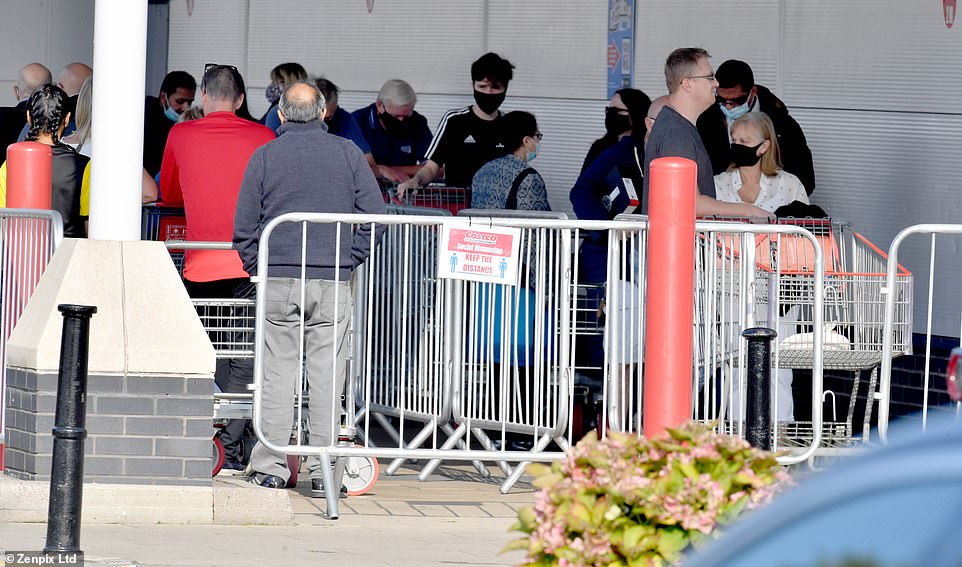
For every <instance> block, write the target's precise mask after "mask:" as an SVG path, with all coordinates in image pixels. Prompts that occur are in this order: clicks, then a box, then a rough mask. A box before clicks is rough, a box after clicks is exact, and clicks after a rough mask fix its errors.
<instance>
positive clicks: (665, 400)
mask: <svg viewBox="0 0 962 567" xmlns="http://www.w3.org/2000/svg"><path fill="white" fill-rule="evenodd" d="M649 171H650V174H649V175H650V178H649V187H650V189H649V196H648V299H647V314H646V318H645V328H646V329H647V330H648V332H647V336H646V342H645V384H644V400H645V402H644V404H645V413H644V416H645V418H644V420H645V425H644V429H645V436H646V437H648V438H651V437H654V436H656V435H660V434H662V433H663V432H664V431H665V428H667V427H678V426H679V425H681V424H683V423H685V422H686V421H688V420H689V419H691V388H692V363H691V359H692V322H693V321H694V293H695V292H694V288H695V274H694V265H695V264H694V262H695V198H696V196H697V194H698V189H697V185H696V183H697V166H696V165H695V162H693V161H691V160H688V159H684V158H674V157H671V158H659V159H656V160H654V161H652V162H651V166H650V168H649Z"/></svg>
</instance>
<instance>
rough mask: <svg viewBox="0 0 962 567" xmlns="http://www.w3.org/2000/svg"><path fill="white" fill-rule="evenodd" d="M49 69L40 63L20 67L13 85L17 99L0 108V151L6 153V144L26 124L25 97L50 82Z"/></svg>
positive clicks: (10, 141)
mask: <svg viewBox="0 0 962 567" xmlns="http://www.w3.org/2000/svg"><path fill="white" fill-rule="evenodd" d="M52 82H53V79H52V77H51V76H50V69H47V68H46V67H44V66H43V65H41V64H40V63H30V64H29V65H26V66H24V68H23V69H20V73H19V74H18V75H17V84H15V85H14V86H13V96H14V97H16V99H17V104H16V106H5V107H3V108H0V151H2V152H3V156H6V154H7V146H9V145H10V144H13V143H14V142H16V141H17V139H18V137H19V136H20V132H21V131H23V130H24V128H25V127H26V125H27V99H29V98H30V95H32V94H33V91H35V90H37V89H38V88H39V87H40V86H41V85H46V84H47V83H52Z"/></svg>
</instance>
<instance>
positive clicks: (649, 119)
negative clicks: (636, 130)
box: [645, 95, 669, 142]
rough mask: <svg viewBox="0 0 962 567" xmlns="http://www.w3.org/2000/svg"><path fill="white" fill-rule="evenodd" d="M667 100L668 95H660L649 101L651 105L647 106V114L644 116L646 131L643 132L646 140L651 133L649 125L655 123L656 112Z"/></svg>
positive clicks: (666, 103) (665, 104) (666, 104)
mask: <svg viewBox="0 0 962 567" xmlns="http://www.w3.org/2000/svg"><path fill="white" fill-rule="evenodd" d="M668 101H669V97H668V95H661V96H660V97H658V98H656V99H655V100H653V101H651V106H649V107H648V115H647V116H645V127H646V128H647V129H648V131H647V132H645V141H646V142H647V141H648V135H649V134H651V127H652V126H654V125H655V119H656V118H658V113H659V112H661V109H662V108H665V107H666V106H668Z"/></svg>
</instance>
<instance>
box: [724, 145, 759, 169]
mask: <svg viewBox="0 0 962 567" xmlns="http://www.w3.org/2000/svg"><path fill="white" fill-rule="evenodd" d="M764 143H765V142H762V144H764ZM762 144H758V145H757V146H754V147H752V146H743V145H741V144H732V162H734V164H735V166H736V167H751V166H753V165H755V164H756V163H758V160H760V159H762V156H760V155H758V154H757V153H756V152H758V148H760V147H762Z"/></svg>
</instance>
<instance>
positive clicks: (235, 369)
mask: <svg viewBox="0 0 962 567" xmlns="http://www.w3.org/2000/svg"><path fill="white" fill-rule="evenodd" d="M184 287H186V288H187V295H189V296H190V297H191V298H193V299H228V298H234V299H254V296H255V290H256V288H255V286H254V284H253V283H251V281H250V280H249V279H247V278H236V279H230V280H217V281H212V282H192V281H188V280H184ZM225 323H226V324H220V323H218V324H217V326H219V327H226V326H229V322H225ZM251 334H253V333H251ZM253 380H254V360H253V359H251V358H218V359H217V367H216V369H215V371H214V383H216V384H217V387H218V388H220V389H221V391H222V392H227V393H230V394H238V393H244V392H247V385H248V384H250V383H251V382H252V381H253ZM249 425H250V420H249V419H231V420H228V422H227V425H226V426H225V427H224V428H222V429H220V430H219V431H218V433H217V437H218V438H219V439H220V442H221V444H223V445H224V453H225V456H224V459H225V461H237V462H239V463H245V464H246V461H247V458H248V457H249V455H250V450H251V447H246V448H245V447H244V445H243V443H241V440H242V439H243V437H244V431H245V429H247V428H248V426H249ZM245 449H246V450H245Z"/></svg>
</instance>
